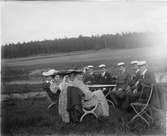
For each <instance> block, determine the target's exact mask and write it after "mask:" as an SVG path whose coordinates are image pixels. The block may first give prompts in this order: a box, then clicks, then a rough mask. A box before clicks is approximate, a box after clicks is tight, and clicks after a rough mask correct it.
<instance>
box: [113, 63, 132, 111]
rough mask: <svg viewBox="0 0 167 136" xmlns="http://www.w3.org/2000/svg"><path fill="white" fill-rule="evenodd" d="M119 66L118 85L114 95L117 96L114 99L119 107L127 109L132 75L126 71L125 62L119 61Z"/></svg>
mask: <svg viewBox="0 0 167 136" xmlns="http://www.w3.org/2000/svg"><path fill="white" fill-rule="evenodd" d="M117 66H118V68H119V73H118V76H117V81H116V87H115V88H114V89H113V93H115V96H114V97H115V98H116V99H115V100H114V101H115V102H116V105H117V106H118V107H120V108H121V109H125V108H126V106H128V103H127V98H126V91H127V88H128V87H129V82H130V75H129V73H128V72H127V71H126V67H125V63H124V62H119V63H118V64H117ZM114 97H112V98H114Z"/></svg>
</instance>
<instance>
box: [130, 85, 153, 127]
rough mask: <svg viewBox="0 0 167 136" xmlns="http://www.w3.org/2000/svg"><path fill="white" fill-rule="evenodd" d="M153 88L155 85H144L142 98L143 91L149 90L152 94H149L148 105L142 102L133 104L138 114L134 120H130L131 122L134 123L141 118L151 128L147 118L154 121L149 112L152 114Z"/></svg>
mask: <svg viewBox="0 0 167 136" xmlns="http://www.w3.org/2000/svg"><path fill="white" fill-rule="evenodd" d="M153 87H154V85H149V86H148V85H142V91H141V97H142V94H143V91H144V89H145V88H149V89H150V92H149V97H148V98H147V101H146V103H142V102H135V103H131V104H130V105H131V107H132V108H133V110H134V112H135V113H136V114H135V115H134V116H133V117H132V119H131V120H130V122H132V121H134V120H135V119H136V118H137V117H139V118H141V119H142V120H144V122H145V123H146V124H147V125H148V126H150V123H149V121H148V120H147V119H146V117H148V118H150V119H151V120H152V121H153V118H152V116H151V115H149V113H147V112H151V106H150V104H149V103H150V100H151V97H152V93H153ZM144 115H145V116H146V117H144Z"/></svg>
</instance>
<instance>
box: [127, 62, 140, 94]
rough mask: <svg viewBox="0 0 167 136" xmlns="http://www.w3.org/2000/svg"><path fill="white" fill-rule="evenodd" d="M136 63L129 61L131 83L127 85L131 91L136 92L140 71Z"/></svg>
mask: <svg viewBox="0 0 167 136" xmlns="http://www.w3.org/2000/svg"><path fill="white" fill-rule="evenodd" d="M138 63H139V61H136V60H135V61H131V63H130V64H131V68H132V71H131V75H130V76H131V81H130V83H129V85H130V87H131V90H132V91H134V92H136V90H135V89H136V87H137V84H138V80H139V78H140V70H139V66H138Z"/></svg>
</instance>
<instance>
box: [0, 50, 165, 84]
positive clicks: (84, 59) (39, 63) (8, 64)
mask: <svg viewBox="0 0 167 136" xmlns="http://www.w3.org/2000/svg"><path fill="white" fill-rule="evenodd" d="M131 60H147V61H148V64H149V67H150V68H151V69H152V70H153V71H167V63H166V62H167V58H163V59H162V58H161V57H160V56H156V55H154V54H153V53H152V51H151V48H138V49H126V50H111V49H104V50H99V51H87V52H73V53H67V54H58V55H50V56H37V57H28V58H19V59H10V60H9V59H8V60H2V81H4V82H7V81H20V80H29V79H31V76H30V73H31V72H33V71H34V70H41V69H47V68H55V69H58V70H60V69H68V68H74V67H79V68H81V67H83V66H86V65H88V64H93V65H95V66H98V65H99V64H101V63H105V64H106V65H107V67H108V68H109V70H110V71H115V69H116V63H118V62H119V61H124V62H127V64H129V62H130V61H131ZM31 80H32V79H31Z"/></svg>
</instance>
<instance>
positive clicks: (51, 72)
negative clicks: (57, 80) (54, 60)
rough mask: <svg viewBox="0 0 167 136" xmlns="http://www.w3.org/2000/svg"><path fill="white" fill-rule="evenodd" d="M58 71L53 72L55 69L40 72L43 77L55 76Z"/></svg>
mask: <svg viewBox="0 0 167 136" xmlns="http://www.w3.org/2000/svg"><path fill="white" fill-rule="evenodd" d="M58 72H59V71H57V70H55V69H50V70H49V71H46V72H42V75H43V76H53V75H56V74H57V73H58Z"/></svg>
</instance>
